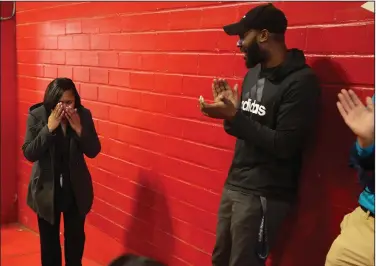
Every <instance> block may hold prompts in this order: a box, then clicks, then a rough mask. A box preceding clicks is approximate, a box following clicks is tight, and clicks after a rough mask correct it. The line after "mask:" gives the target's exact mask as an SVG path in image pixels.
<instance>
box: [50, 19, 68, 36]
mask: <svg viewBox="0 0 376 266" xmlns="http://www.w3.org/2000/svg"><path fill="white" fill-rule="evenodd" d="M48 33H49V34H48V35H64V34H65V22H61V21H53V22H50V23H49V24H48Z"/></svg>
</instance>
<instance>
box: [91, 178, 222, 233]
mask: <svg viewBox="0 0 376 266" xmlns="http://www.w3.org/2000/svg"><path fill="white" fill-rule="evenodd" d="M123 179H127V178H123ZM127 180H128V181H131V182H132V180H130V179H127ZM93 182H94V183H96V184H98V185H100V186H102V187H105V188H107V189H109V190H111V191H113V192H114V193H117V194H119V195H121V196H124V197H126V198H129V199H131V200H132V201H135V202H138V200H137V199H135V198H132V197H129V196H127V195H125V194H123V193H120V192H119V191H117V190H115V189H113V188H111V187H108V186H105V185H103V184H101V183H99V182H97V181H94V180H93ZM132 183H135V184H136V185H138V186H141V187H144V186H142V185H141V184H139V183H136V182H132ZM144 188H145V187H144ZM147 189H148V188H147ZM149 190H151V191H152V192H153V193H156V194H158V195H162V196H163V197H166V196H167V197H168V198H169V199H171V200H173V201H177V202H180V203H183V204H184V205H188V206H190V207H193V208H195V209H197V210H199V211H203V212H206V213H209V214H213V215H216V213H212V212H210V211H208V210H204V209H200V208H197V207H195V206H194V205H191V204H190V203H187V202H185V201H183V200H179V199H178V198H176V197H171V196H169V195H164V194H162V193H161V192H159V191H156V190H153V189H149ZM95 197H96V198H97V199H99V200H100V201H103V202H105V203H106V204H107V205H109V206H111V207H113V208H115V209H117V210H119V211H121V212H124V213H125V214H128V215H130V216H132V217H134V216H133V215H132V214H131V213H129V212H127V211H126V210H123V209H121V208H119V207H117V206H115V205H112V204H110V203H109V202H108V201H106V200H105V199H103V198H101V197H98V196H95ZM141 205H142V206H143V207H144V208H148V209H151V210H154V211H156V212H160V211H159V210H158V209H156V208H154V207H153V206H150V205H145V204H142V203H141ZM171 217H172V218H173V219H175V220H177V221H179V222H183V223H185V224H191V223H190V222H188V221H185V220H182V219H180V218H178V217H175V216H171ZM134 218H136V219H137V220H140V221H143V222H145V223H147V221H144V220H142V219H139V218H137V217H134ZM199 231H203V232H205V233H209V234H212V235H214V234H213V232H210V231H207V230H203V229H199Z"/></svg>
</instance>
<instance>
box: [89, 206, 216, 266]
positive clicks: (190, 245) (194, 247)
mask: <svg viewBox="0 0 376 266" xmlns="http://www.w3.org/2000/svg"><path fill="white" fill-rule="evenodd" d="M93 211H94V213H95V214H96V215H98V216H100V217H101V218H102V219H105V220H107V221H109V222H111V223H112V224H114V225H117V226H119V227H120V228H122V229H123V230H124V231H126V232H129V230H128V229H127V228H125V227H124V226H122V225H120V224H117V223H116V222H114V221H112V220H110V219H109V218H107V217H104V216H103V215H101V214H100V213H99V212H97V211H95V210H93ZM158 230H159V231H161V232H163V233H165V234H167V235H170V234H168V233H166V232H164V231H162V230H160V229H159V228H158ZM106 234H107V233H106ZM170 236H172V235H170ZM172 237H173V238H174V239H176V240H178V241H180V242H182V243H184V244H186V245H187V246H189V247H191V248H193V249H195V250H197V251H200V252H203V253H205V254H207V255H210V254H208V253H206V252H205V251H202V250H201V249H199V248H197V247H196V246H194V245H192V244H189V243H187V242H185V241H183V240H182V239H180V238H178V237H176V236H172ZM141 241H143V242H146V243H148V244H149V245H151V246H153V247H155V248H157V250H158V249H159V247H158V246H156V245H155V244H153V243H151V242H149V241H147V240H141ZM172 256H173V257H175V258H179V257H177V256H176V255H172ZM179 259H180V258H179ZM183 261H184V260H183Z"/></svg>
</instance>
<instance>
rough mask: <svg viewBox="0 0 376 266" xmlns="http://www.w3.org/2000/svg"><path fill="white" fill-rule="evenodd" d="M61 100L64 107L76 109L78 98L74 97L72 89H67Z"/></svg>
mask: <svg viewBox="0 0 376 266" xmlns="http://www.w3.org/2000/svg"><path fill="white" fill-rule="evenodd" d="M59 102H60V103H62V104H63V108H64V109H66V108H68V107H70V108H72V109H74V107H75V103H76V98H75V97H74V94H73V91H72V90H69V91H65V92H64V94H63V96H61V98H60V100H59Z"/></svg>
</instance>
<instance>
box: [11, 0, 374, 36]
mask: <svg viewBox="0 0 376 266" xmlns="http://www.w3.org/2000/svg"><path fill="white" fill-rule="evenodd" d="M85 3H86V2H79V3H74V4H71V5H78V4H85ZM262 3H267V2H257V3H254V4H256V5H258V4H262ZM249 4H250V3H249V2H245V3H235V4H232V3H231V4H228V3H226V2H222V3H221V2H219V3H217V5H202V6H196V7H180V8H164V9H161V10H153V11H144V12H130V13H126V12H125V13H120V14H118V13H112V14H108V15H104V16H91V17H75V18H63V19H57V20H44V21H36V22H31V23H21V24H17V25H16V26H25V25H26V26H27V25H33V24H41V23H48V22H56V21H66V20H69V21H75V20H90V19H106V18H112V17H121V18H122V17H134V16H142V15H150V14H164V13H173V12H184V11H188V12H189V11H200V10H203V9H205V10H208V9H216V8H224V7H236V6H245V5H249ZM63 6H68V5H60V6H53V7H46V8H45V9H53V8H56V7H60V8H61V7H63ZM34 10H36V9H33V10H25V11H19V12H17V13H25V12H28V11H34ZM333 19H335V18H333ZM341 23H342V22H337V23H328V24H295V25H294V24H293V25H291V26H289V27H288V29H291V28H294V27H307V26H308V27H312V28H316V27H323V28H325V27H331V26H332V25H335V26H334V27H340V26H341V25H342V24H343V25H346V26H347V25H364V24H362V23H371V24H372V23H374V20H372V19H367V20H364V21H362V22H352V21H349V22H344V23H342V24H341ZM218 30H221V29H220V28H219V29H218ZM171 31H174V29H171ZM177 31H180V30H177Z"/></svg>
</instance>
